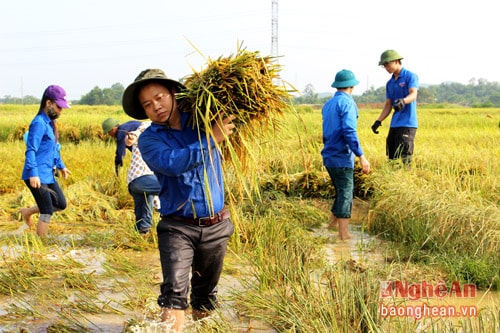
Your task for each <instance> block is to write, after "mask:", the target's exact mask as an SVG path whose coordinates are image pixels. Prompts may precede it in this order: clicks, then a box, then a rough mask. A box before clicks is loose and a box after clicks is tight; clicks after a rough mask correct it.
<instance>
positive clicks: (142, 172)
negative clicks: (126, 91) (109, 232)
mask: <svg viewBox="0 0 500 333" xmlns="http://www.w3.org/2000/svg"><path fill="white" fill-rule="evenodd" d="M149 125H151V122H150V121H147V122H140V121H135V120H133V121H128V122H125V123H124V124H122V125H120V123H119V122H118V120H117V119H114V118H108V119H106V120H104V122H103V123H102V131H103V132H104V133H105V134H108V135H110V136H112V137H114V138H115V140H116V154H115V172H116V175H117V176H118V174H119V172H118V170H119V168H120V167H121V166H122V165H123V157H124V156H125V152H126V149H129V150H130V151H131V152H132V159H131V160H130V166H129V169H128V173H127V184H128V191H129V193H130V195H131V196H132V198H133V199H134V214H135V229H136V230H137V231H138V232H139V233H140V234H141V235H146V234H148V233H149V231H150V230H151V228H152V227H153V212H154V208H159V199H158V197H157V196H158V193H159V192H160V184H159V183H158V179H157V178H156V176H155V175H154V173H153V171H151V170H150V169H149V167H148V166H147V165H146V163H144V160H143V159H142V155H141V152H140V151H139V148H138V146H137V140H138V138H139V136H140V135H141V133H142V132H143V131H144V130H145V129H146V128H148V127H149Z"/></svg>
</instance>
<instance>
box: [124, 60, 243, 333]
mask: <svg viewBox="0 0 500 333" xmlns="http://www.w3.org/2000/svg"><path fill="white" fill-rule="evenodd" d="M183 89H185V87H184V85H182V84H181V83H180V82H177V81H175V80H171V79H169V78H167V76H166V75H165V73H164V72H163V71H162V70H160V69H147V70H144V71H142V72H141V73H140V74H139V75H138V76H137V78H136V79H135V81H134V82H133V83H132V84H130V85H129V86H128V87H127V88H126V89H125V92H124V95H123V101H122V102H123V108H124V110H125V112H126V113H127V114H128V115H129V116H131V117H132V118H135V119H146V118H149V119H150V120H151V121H152V124H151V126H149V127H148V128H147V129H146V130H145V131H144V132H143V133H142V134H141V136H140V137H139V143H138V145H139V150H140V151H141V153H142V156H143V159H144V161H145V162H146V163H147V164H148V166H149V167H150V168H151V170H153V172H154V173H155V174H156V176H157V178H158V180H159V182H160V186H161V190H160V193H159V197H160V204H161V208H160V209H159V211H160V214H161V220H160V222H159V223H158V226H157V232H158V248H159V251H160V261H161V267H162V272H163V283H162V284H161V288H160V289H161V294H160V296H159V297H158V304H159V306H160V307H161V308H162V321H165V322H166V321H169V322H172V323H173V329H174V331H176V332H180V331H181V330H182V327H183V325H184V321H185V310H186V309H187V308H188V304H189V303H190V304H191V307H192V310H193V311H192V313H193V318H194V319H195V320H196V319H202V318H204V317H206V316H207V315H208V314H209V313H210V311H211V310H214V309H215V308H216V307H217V285H218V282H219V278H220V275H221V272H222V266H223V260H224V257H225V254H226V248H227V244H228V240H229V237H230V236H231V235H232V234H233V231H234V226H233V223H232V221H231V219H230V214H229V212H228V211H226V210H225V208H224V181H223V176H222V158H221V152H220V150H219V149H217V147H218V145H219V144H221V143H222V142H223V141H225V140H227V139H228V137H229V135H231V134H232V133H233V129H234V128H235V125H234V124H232V121H233V120H234V119H235V116H234V115H231V116H228V117H226V118H224V119H222V118H220V119H216V120H215V121H214V122H213V124H211V127H210V128H204V129H201V128H200V126H199V125H196V124H194V126H193V124H191V123H190V120H191V119H192V113H191V112H189V111H190V110H185V109H181V108H179V105H178V103H177V99H176V94H177V93H179V92H180V91H182V90H183ZM204 130H205V131H210V132H211V133H212V135H211V136H209V137H207V136H205V135H201V136H200V133H201V132H202V131H204ZM191 269H192V278H191V281H190V280H189V276H190V270H191ZM189 291H190V302H189V303H188V293H189Z"/></svg>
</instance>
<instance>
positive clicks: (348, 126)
mask: <svg viewBox="0 0 500 333" xmlns="http://www.w3.org/2000/svg"><path fill="white" fill-rule="evenodd" d="M321 114H322V117H323V122H322V123H323V145H324V147H323V149H322V150H321V156H322V157H323V164H324V165H325V166H326V167H329V168H354V155H356V156H361V155H363V150H362V149H361V144H360V143H359V139H358V134H357V132H356V129H357V122H358V107H357V105H356V102H354V99H353V98H352V96H351V95H349V94H348V93H345V92H343V91H337V92H336V93H335V95H334V96H333V97H332V98H331V99H330V100H328V101H327V102H326V104H325V105H324V106H323V109H322V111H321Z"/></svg>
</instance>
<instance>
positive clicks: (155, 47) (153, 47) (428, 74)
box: [0, 0, 500, 99]
mask: <svg viewBox="0 0 500 333" xmlns="http://www.w3.org/2000/svg"><path fill="white" fill-rule="evenodd" d="M497 13H498V11H497V8H496V2H495V1H491V0H488V1H487V0H475V1H472V2H465V3H463V2H462V3H460V2H457V1H451V0H433V1H431V0H420V1H388V0H358V1H356V0H350V1H327V0H308V1H298V0H279V2H278V17H277V19H278V21H277V22H278V54H279V56H280V58H279V63H280V64H281V66H282V67H283V69H282V73H281V74H282V78H283V79H284V80H285V81H287V82H289V83H290V84H292V85H294V86H295V87H296V88H297V89H298V90H300V91H303V90H304V88H305V87H306V85H307V84H312V85H313V86H314V89H315V91H316V92H333V91H334V89H333V88H331V87H330V85H331V83H332V82H333V79H334V77H335V73H336V72H337V71H339V70H341V69H344V68H345V69H350V70H352V71H353V72H354V73H355V75H356V77H357V78H358V80H359V81H360V84H359V86H358V87H357V88H356V89H355V91H354V93H355V94H361V93H362V92H363V91H364V90H366V89H367V88H369V87H371V86H374V87H375V88H378V87H381V86H384V85H385V82H386V81H387V80H388V79H389V76H388V74H387V72H385V70H384V69H383V68H381V67H379V66H378V61H379V59H380V54H381V53H382V52H383V51H384V50H386V49H395V50H397V51H398V52H399V53H400V54H401V55H402V56H403V57H404V60H403V66H404V67H406V68H407V69H409V70H411V71H413V72H415V73H416V74H417V75H418V76H419V79H420V83H421V84H439V83H442V82H446V81H454V82H459V83H462V84H467V83H469V81H470V80H471V79H473V78H475V79H476V80H477V79H479V78H483V79H486V80H488V81H490V82H492V81H496V82H499V81H500V64H499V61H500V44H499V42H498V38H497V34H498V31H499V28H498V14H497ZM271 35H272V0H211V1H203V0H196V1H194V0H183V1H167V0H142V1H135V0H134V1H131V0H120V1H116V0H99V1H97V0H85V1H81V0H44V1H37V0H26V1H8V0H1V1H0V80H1V82H0V97H4V96H6V95H10V96H15V97H21V96H22V95H24V96H26V95H31V96H35V97H38V98H40V97H41V95H42V93H43V90H44V89H45V87H46V86H48V85H50V84H59V85H61V86H63V87H64V88H65V89H66V91H67V94H68V98H69V99H80V98H81V96H82V95H83V94H86V93H88V92H89V91H90V90H92V88H94V87H95V86H99V87H100V88H108V87H111V85H112V84H114V83H117V82H118V83H121V84H123V85H124V86H125V87H126V86H127V85H128V84H129V83H131V82H132V81H133V79H134V78H135V77H136V76H137V74H138V73H139V72H140V71H141V70H143V69H145V68H161V69H163V70H164V71H165V72H166V73H167V75H168V76H169V77H171V78H174V79H180V78H181V77H183V76H186V75H189V74H191V73H192V71H193V69H194V70H196V71H199V70H201V69H203V68H204V66H205V63H206V62H205V60H204V59H203V56H204V57H208V58H212V59H215V58H218V57H220V56H229V55H230V54H234V53H235V51H236V49H237V45H238V44H239V43H242V44H243V46H244V47H245V48H246V49H247V50H249V51H259V52H260V53H261V55H263V56H268V55H271V40H272V36H271ZM196 48H197V49H198V50H199V51H200V52H201V53H202V54H203V56H202V55H200V53H199V52H198V51H196Z"/></svg>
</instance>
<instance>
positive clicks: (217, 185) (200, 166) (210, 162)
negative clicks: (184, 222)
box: [138, 112, 224, 218]
mask: <svg viewBox="0 0 500 333" xmlns="http://www.w3.org/2000/svg"><path fill="white" fill-rule="evenodd" d="M190 118H191V114H188V113H184V112H181V124H182V130H176V129H172V128H167V127H165V126H162V125H158V124H155V123H152V124H151V126H149V127H148V128H147V129H146V130H145V131H144V132H143V133H142V134H141V136H140V137H139V143H138V145H139V150H140V152H141V154H142V158H143V159H144V161H145V162H146V164H147V165H148V166H149V168H150V169H151V170H153V172H154V173H155V175H156V177H157V178H158V181H159V182H160V185H161V190H160V194H159V197H160V204H161V208H160V213H161V214H162V215H177V216H183V217H188V218H193V217H195V218H196V217H207V216H211V215H213V214H214V213H218V212H219V211H220V210H221V209H222V208H223V207H224V183H223V177H222V164H221V156H220V152H219V151H218V150H217V149H216V148H215V144H214V142H213V140H212V139H211V138H210V139H207V136H206V134H205V132H201V131H200V130H199V129H197V128H193V125H192V124H191V123H189V119H190Z"/></svg>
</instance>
